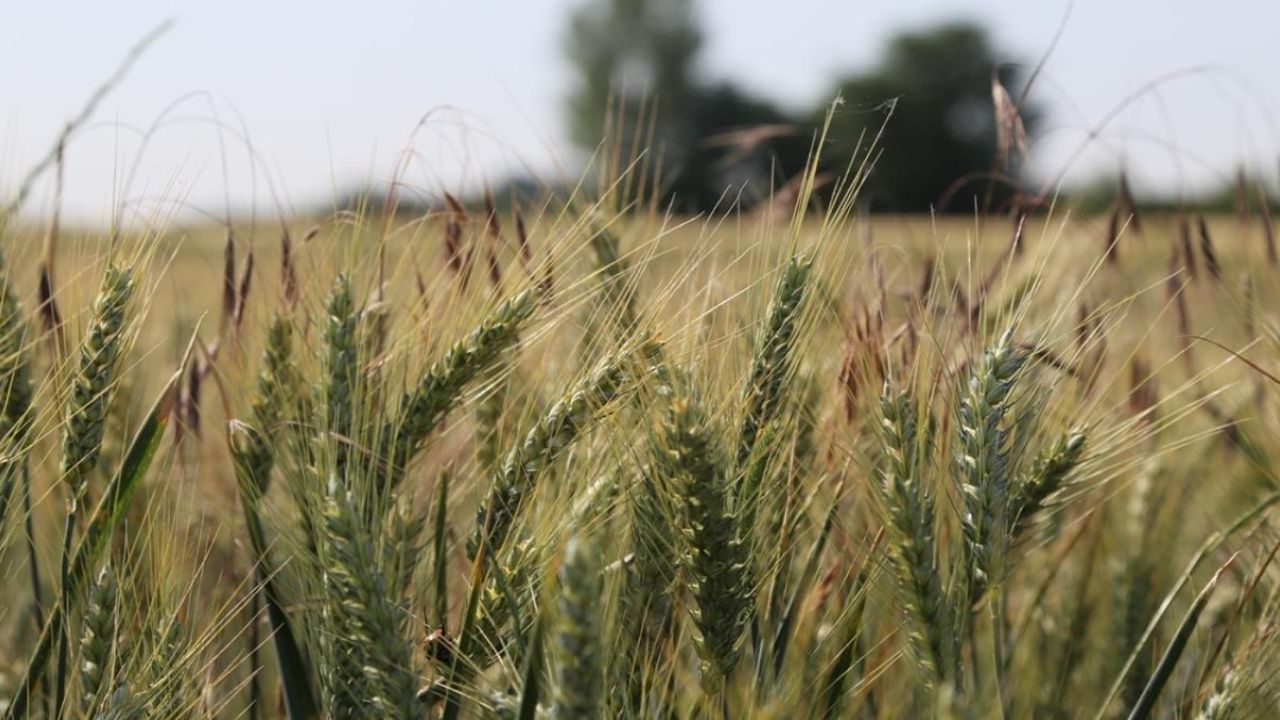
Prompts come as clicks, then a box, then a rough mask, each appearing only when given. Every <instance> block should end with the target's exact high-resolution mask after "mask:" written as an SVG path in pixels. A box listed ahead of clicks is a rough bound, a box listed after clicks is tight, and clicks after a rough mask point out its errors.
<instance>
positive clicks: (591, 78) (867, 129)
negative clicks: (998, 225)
mask: <svg viewBox="0 0 1280 720" xmlns="http://www.w3.org/2000/svg"><path fill="white" fill-rule="evenodd" d="M701 42H702V34H701V32H700V30H699V28H698V24H697V21H696V18H695V13H694V7H693V3H692V0H591V2H589V3H588V4H587V5H585V6H584V7H582V8H581V9H580V10H579V11H578V12H576V13H575V14H574V15H573V16H572V17H571V19H570V25H569V32H568V37H567V43H566V50H567V54H568V57H569V60H570V61H571V63H572V65H573V67H574V68H575V73H576V84H575V86H574V89H573V93H572V95H571V97H570V100H569V117H570V123H571V127H570V132H571V137H572V138H573V140H574V141H575V142H576V143H577V144H578V145H579V146H580V147H582V148H583V149H585V150H587V151H589V152H590V151H595V150H596V149H597V148H599V147H600V146H601V142H602V140H604V139H605V138H611V139H612V140H605V142H610V141H612V142H622V143H624V144H625V143H628V142H630V141H632V140H634V139H636V138H640V139H641V142H639V143H638V144H637V146H640V147H645V148H648V149H649V152H651V153H654V154H655V156H656V159H657V162H658V163H659V164H660V168H661V177H662V181H663V182H662V184H661V194H662V197H661V199H662V200H663V201H664V202H665V203H667V204H669V205H671V206H672V207H674V208H675V209H677V210H682V211H706V210H711V209H714V208H719V209H725V208H727V207H730V206H732V205H733V204H734V203H742V204H746V205H750V204H754V203H756V202H759V201H761V200H764V199H767V198H768V197H769V195H770V193H771V192H772V191H773V190H776V189H777V188H780V187H783V186H785V184H786V183H787V182H788V181H790V180H791V179H792V178H794V177H795V176H796V175H797V174H798V173H800V172H801V171H802V170H803V168H804V166H805V163H806V161H807V159H808V155H809V152H810V149H811V147H812V145H811V143H812V140H813V137H814V133H815V132H816V131H817V129H818V128H819V127H820V126H821V123H822V121H823V118H824V117H825V115H826V113H827V110H828V107H829V105H828V102H827V101H826V100H824V101H823V102H822V103H821V104H820V105H819V106H817V107H814V108H812V109H808V110H801V111H798V112H797V111H793V110H785V109H783V108H781V107H779V106H778V105H777V104H775V103H773V102H771V101H770V100H769V99H768V98H762V97H754V96H752V95H751V94H750V93H748V92H746V91H744V90H742V89H741V88H739V87H737V86H735V85H734V84H733V83H731V82H728V81H723V80H722V81H715V82H708V81H706V80H704V79H703V78H701V77H699V76H698V74H697V73H696V72H695V65H696V60H697V57H698V51H699V48H700V46H701ZM1004 57H1005V55H1004V53H1001V52H999V51H998V49H997V48H996V47H994V45H993V43H992V40H991V38H990V36H989V35H988V33H987V32H986V30H985V29H984V28H982V27H981V26H979V25H976V24H973V23H969V22H952V23H947V24H943V25H939V26H936V27H932V28H928V29H924V30H921V31H913V32H906V33H902V34H899V35H897V36H895V37H893V38H892V39H890V41H889V42H888V44H887V46H886V48H885V50H884V53H883V55H882V56H881V59H880V61H879V62H878V64H876V65H875V66H874V67H872V68H870V69H868V70H866V71H863V72H858V73H853V74H850V75H847V76H845V77H843V78H841V79H839V80H838V81H837V82H836V83H835V84H834V86H833V87H832V91H831V93H830V94H829V96H830V98H834V97H836V96H837V95H838V96H840V97H842V98H843V100H844V103H843V104H842V105H841V106H840V107H838V108H837V110H836V114H835V116H834V119H833V123H832V127H831V133H830V135H829V139H828V142H827V145H826V146H825V147H824V148H823V149H822V162H823V165H824V166H828V167H830V168H832V169H837V170H840V169H843V168H845V167H846V166H847V165H848V164H849V163H850V162H851V161H853V160H854V159H855V153H856V152H857V150H858V144H859V140H860V139H861V141H862V151H864V152H865V150H866V147H867V143H869V142H870V141H871V140H872V139H874V138H875V137H876V136H877V134H878V133H880V131H881V130H882V129H883V135H882V136H881V138H880V141H879V143H878V145H877V150H878V151H879V152H880V158H879V160H878V161H877V162H876V164H875V167H874V170H873V172H872V174H871V176H870V178H869V180H868V183H867V185H866V187H865V190H864V192H863V195H862V198H863V200H864V201H865V202H868V203H869V204H870V206H871V208H872V209H875V210H881V211H890V212H920V211H927V210H930V209H937V210H940V211H946V210H954V211H972V208H973V201H974V200H973V199H974V198H975V197H982V198H983V200H982V201H983V202H984V203H987V204H991V203H992V202H995V203H1001V202H1004V201H1005V200H1007V199H1008V197H1009V195H1010V192H1009V190H1008V183H1006V182H1002V181H1001V178H1016V177H1017V175H1018V172H1019V169H1020V168H1019V167H1018V165H1017V162H1016V160H1015V159H1014V157H1013V156H1016V153H1011V152H1009V151H1008V150H1009V149H1008V148H1007V147H1002V146H1001V144H1000V143H999V142H998V139H997V127H996V122H997V119H996V116H997V113H996V109H997V107H998V106H997V104H996V103H995V102H993V78H994V77H997V73H998V77H999V79H1000V81H1001V85H1002V87H1003V88H1010V92H1016V89H1019V88H1021V86H1022V84H1023V82H1024V78H1023V77H1021V76H1020V73H1019V70H1018V69H1019V68H1020V67H1021V66H1019V65H1017V64H1013V63H1007V62H1005V63H1000V62H999V61H998V60H997V58H1004ZM1005 100H1007V101H1009V102H1010V103H1012V102H1016V105H1017V108H1018V111H1019V112H1018V119H1019V120H1020V121H1021V123H1022V126H1023V127H1020V128H1017V129H1018V130H1019V131H1024V132H1031V131H1033V129H1034V126H1035V123H1036V121H1037V120H1038V113H1036V112H1035V111H1034V109H1032V108H1029V107H1027V106H1026V103H1025V102H1020V100H1022V99H1021V98H1017V97H1016V95H1015V96H1014V98H1009V97H1008V96H1007V95H1006V96H1005ZM1007 107H1008V106H1007ZM890 115H891V117H890ZM886 119H888V121H887V122H886ZM948 197H950V198H951V199H950V201H949V206H948V207H946V208H938V207H937V204H938V202H939V200H940V199H946V198H948Z"/></svg>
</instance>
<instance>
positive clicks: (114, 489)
mask: <svg viewBox="0 0 1280 720" xmlns="http://www.w3.org/2000/svg"><path fill="white" fill-rule="evenodd" d="M861 177H862V176H861V175H860V174H858V173H854V174H852V175H851V176H850V177H848V178H846V179H845V180H844V181H842V182H841V183H839V184H838V186H837V189H836V190H835V191H834V192H833V193H831V194H830V195H826V196H823V197H822V198H821V199H819V198H817V197H814V198H810V197H809V195H808V192H807V190H808V189H807V188H806V191H804V192H802V193H801V194H800V197H799V200H798V201H796V202H795V203H793V204H791V205H787V206H779V205H774V206H773V207H771V208H766V209H764V210H761V211H757V212H752V213H731V214H726V215H724V216H717V217H675V216H669V215H665V214H663V213H662V212H660V210H659V209H658V208H657V207H655V206H654V205H653V204H652V203H646V202H643V201H641V200H637V199H635V198H633V197H629V196H628V195H627V193H624V192H622V191H621V190H619V188H622V187H625V186H626V183H625V182H620V181H619V182H611V183H609V184H601V186H600V187H601V189H600V190H599V191H596V192H592V193H588V192H586V191H585V190H584V191H581V192H579V193H577V194H575V195H574V197H572V198H570V199H567V200H565V199H559V200H546V201H543V202H540V203H534V202H528V203H525V204H523V205H521V206H519V207H512V208H501V209H494V208H493V206H492V204H490V206H489V207H488V208H485V207H470V208H468V207H464V206H463V205H462V204H461V203H452V202H451V203H449V204H445V205H443V206H442V208H441V209H440V210H437V211H433V212H430V213H427V214H426V215H425V216H409V215H405V214H393V213H384V212H382V211H381V210H374V209H369V210H363V211H354V212H341V213H334V214H332V215H329V216H323V217H315V218H304V219H294V218H282V219H280V220H279V221H278V222H275V223H269V222H259V223H257V224H256V225H249V224H237V225H235V226H234V227H232V228H229V229H228V228H225V227H224V228H219V227H179V226H176V225H174V224H172V223H169V222H165V220H164V219H163V218H157V219H155V221H154V223H153V224H152V225H150V226H140V227H133V228H127V229H122V230H121V231H119V232H114V233H97V232H78V231H74V230H65V229H61V230H60V229H56V228H55V229H54V230H53V231H49V230H47V229H46V228H43V227H38V226H31V225H21V224H18V223H16V222H15V223H10V224H8V225H6V226H5V229H4V236H3V238H0V243H2V247H3V252H4V269H3V273H2V274H0V277H3V278H4V283H3V287H2V288H0V290H2V291H3V295H2V297H0V345H2V346H3V352H0V382H3V383H4V394H3V397H4V402H3V403H2V404H0V423H2V424H3V433H2V438H3V452H2V453H0V523H2V524H0V568H3V573H4V580H5V588H6V589H5V592H4V593H3V600H2V601H0V632H2V633H3V637H4V638H5V641H4V642H3V643H0V698H3V700H2V702H3V708H4V713H5V717H6V718H179V717H183V718H186V717H191V718H277V717H280V718H284V717H288V718H319V717H327V718H335V719H337V718H366V717H367V718H384V717H385V718H428V717H443V718H461V717H502V718H522V719H524V718H540V717H553V718H597V717H634V718H640V717H645V718H659V717H661V718H668V717H670V718H695V717H698V718H701V717H714V718H739V717H760V718H789V717H821V718H918V717H942V718H991V717H1008V718H1058V717H1061V718H1077V717H1085V718H1088V717H1097V718H1114V717H1130V718H1146V717H1160V718H1183V717H1194V718H1254V717H1257V718H1265V717H1274V716H1275V715H1276V713H1277V712H1278V711H1280V682H1277V679H1276V678H1273V677H1272V672H1273V671H1272V668H1273V667H1275V664H1274V661H1275V660H1276V654H1277V650H1280V641H1278V640H1277V638H1276V637H1275V631H1276V625H1275V623H1276V620H1277V612H1278V605H1277V600H1278V599H1280V594H1278V593H1280V570H1277V568H1276V567H1275V566H1274V565H1273V562H1272V561H1273V559H1274V554H1275V551H1276V549H1277V548H1280V536H1277V532H1276V527H1275V518H1276V511H1275V509H1274V506H1275V505H1276V504H1277V502H1280V478H1278V476H1277V473H1276V464H1275V463H1276V462H1277V453H1278V452H1280V445H1277V443H1275V442H1273V441H1272V438H1273V437H1274V435H1275V433H1276V431H1277V429H1278V428H1280V414H1278V413H1277V411H1278V410H1280V403H1278V402H1277V399H1278V398H1280V395H1277V390H1278V389H1277V388H1276V387H1275V384H1276V382H1277V381H1276V379H1275V378H1274V377H1273V370H1274V368H1276V362H1275V359H1276V356H1277V349H1280V327H1278V326H1277V325H1276V320H1277V318H1276V317H1275V315H1274V314H1273V313H1272V312H1271V311H1270V310H1269V308H1273V307H1275V305H1273V304H1272V303H1273V302H1275V301H1276V299H1277V289H1278V288H1277V283H1276V282H1275V281H1274V278H1275V277H1276V274H1275V273H1276V260H1275V257H1274V251H1273V250H1272V245H1271V243H1272V238H1271V230H1270V218H1269V217H1268V216H1266V215H1263V214H1257V215H1254V214H1244V215H1240V216H1238V217H1229V216H1215V217H1210V218H1208V219H1207V220H1206V219H1204V218H1202V217H1201V216H1199V215H1197V214H1196V213H1195V212H1194V209H1191V208H1188V209H1187V210H1186V212H1184V213H1181V214H1177V215H1163V216H1157V215H1152V216H1143V217H1138V216H1137V215H1136V214H1134V213H1132V212H1129V211H1128V209H1127V208H1126V209H1125V212H1123V213H1122V212H1120V210H1117V211H1116V212H1115V213H1113V214H1112V216H1111V217H1110V218H1107V217H1103V218H1094V217H1086V216H1080V215H1077V214H1075V213H1073V212H1072V210H1071V209H1070V208H1068V207H1059V206H1056V205H1053V204H1048V205H1046V206H1045V207H1044V208H1043V209H1042V210H1041V211H1040V212H1038V213H1033V214H1029V215H1026V216H1025V217H1020V218H1015V219H1010V218H1009V217H1006V216H1003V215H999V214H992V215H988V216H975V217H968V218H965V217H948V218H915V217H880V216H864V215H863V214H861V213H860V212H858V211H857V203H856V199H857V190H858V185H859V181H860V178H861ZM1018 230H1020V231H1018Z"/></svg>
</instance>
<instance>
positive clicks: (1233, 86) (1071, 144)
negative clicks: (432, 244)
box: [0, 0, 1280, 223]
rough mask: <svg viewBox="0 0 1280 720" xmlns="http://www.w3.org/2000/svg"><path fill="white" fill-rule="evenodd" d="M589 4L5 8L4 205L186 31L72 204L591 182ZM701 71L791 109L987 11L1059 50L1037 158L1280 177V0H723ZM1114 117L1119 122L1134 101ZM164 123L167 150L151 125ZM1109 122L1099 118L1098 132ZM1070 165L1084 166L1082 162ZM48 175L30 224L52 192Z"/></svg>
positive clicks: (1023, 37)
mask: <svg viewBox="0 0 1280 720" xmlns="http://www.w3.org/2000/svg"><path fill="white" fill-rule="evenodd" d="M583 2H584V0H519V1H517V0H505V1H500V0H469V1H467V2H457V1H456V0H454V1H452V2H444V1H443V0H364V1H363V2H360V3H350V2H333V1H331V0H308V1H306V2H304V1H302V0H268V1H263V0H219V1H217V2H214V1H211V0H200V1H197V0H124V1H122V2H114V3H103V2H101V1H100V0H42V1H41V2H17V1H15V0H8V1H6V2H2V3H0V200H3V201H4V202H7V199H8V198H9V197H10V196H11V194H12V192H13V191H14V189H15V188H16V186H17V184H18V182H19V181H20V178H22V177H23V176H24V174H25V173H26V171H27V169H28V168H30V167H31V166H32V165H33V164H35V163H36V162H37V161H39V160H40V158H41V157H42V156H43V155H44V154H45V153H47V152H48V149H49V147H50V146H51V144H52V142H53V139H54V138H55V137H56V135H57V134H58V132H59V130H60V129H61V128H62V127H63V125H64V124H65V123H66V122H67V120H68V119H69V118H71V117H72V116H73V115H74V114H75V113H76V112H78V110H79V108H80V107H81V106H82V105H83V104H84V102H85V100H86V99H87V98H88V97H89V96H90V94H91V93H92V92H93V90H94V89H95V88H96V87H97V86H98V85H99V84H100V83H101V82H102V81H103V80H104V79H105V78H106V77H107V76H108V75H110V73H111V72H112V70H113V69H114V68H115V66H116V65H117V63H118V62H119V60H120V59H121V58H122V57H123V56H124V54H125V52H126V51H127V50H128V48H129V47H130V46H131V45H133V44H134V43H135V42H136V41H137V40H138V39H140V38H141V37H143V36H144V35H145V34H146V33H147V32H148V31H149V30H151V29H152V28H154V27H156V26H157V25H158V24H159V23H161V22H163V21H165V20H167V19H171V20H173V23H174V24H173V26H172V28H171V29H170V30H169V31H168V32H167V33H165V34H164V35H163V36H162V37H161V38H160V39H159V40H158V41H156V42H155V44H154V45H153V46H152V47H151V48H150V49H149V50H148V51H147V52H146V54H145V55H144V56H143V57H142V58H141V59H140V60H139V61H138V62H137V64H136V65H135V66H134V67H133V69H132V71H131V72H130V73H129V75H128V76H127V77H126V78H125V79H124V81H123V82H122V83H121V84H120V85H119V86H118V87H117V88H116V89H115V90H114V91H113V92H112V93H111V94H110V95H109V96H108V97H107V98H106V99H105V100H104V101H103V103H102V105H101V106H100V108H99V110H98V112H97V114H96V115H95V120H94V121H93V122H92V123H91V124H90V125H89V126H88V127H87V128H86V129H85V130H84V131H83V132H81V133H79V134H78V135H77V136H76V137H75V138H74V140H73V141H72V143H71V144H70V145H69V146H68V148H67V155H66V173H65V175H66V181H65V191H64V213H65V215H66V216H67V217H68V218H69V219H70V221H72V222H84V223H101V222H106V221H108V220H109V219H110V218H111V217H112V208H114V207H125V208H127V209H129V210H132V211H136V212H142V213H146V212H148V211H149V210H148V209H149V208H155V207H157V204H159V206H160V207H165V208H174V209H176V210H177V211H178V214H179V217H199V216H202V215H208V216H212V217H221V216H222V215H223V214H224V213H225V212H226V210H227V208H228V207H230V208H232V209H234V210H235V211H236V212H245V211H250V210H256V212H257V213H259V214H260V215H262V216H270V215H274V214H276V213H277V212H279V211H284V212H305V211H307V210H310V209H313V208H315V207H316V206H317V205H323V204H325V203H328V202H331V201H332V200H333V199H334V198H335V197H336V196H338V195H340V194H342V193H344V192H346V191H347V190H350V189H352V188H354V187H359V186H363V185H367V184H369V183H377V182H381V181H385V180H387V179H388V178H390V177H392V175H393V173H394V172H395V169H396V167H397V163H398V162H399V161H400V160H401V159H403V158H405V157H406V156H405V151H406V149H407V148H411V149H412V153H411V154H410V155H409V156H408V157H409V158H410V162H409V163H408V165H407V169H406V170H405V172H404V175H403V177H404V179H405V181H406V182H407V183H409V184H411V185H412V186H414V187H416V188H419V189H420V190H421V191H422V192H425V193H429V194H433V195H436V196H438V194H439V193H440V192H441V191H442V190H451V189H458V188H465V187H475V186H477V184H480V183H484V182H492V183H497V182H500V181H501V180H502V179H503V178H504V177H506V176H508V175H510V174H512V173H533V174H536V175H539V176H542V177H546V178H571V177H576V175H577V173H578V172H579V168H580V163H581V160H582V157H581V153H579V152H577V151H575V150H574V149H573V148H572V147H571V146H570V144H569V143H568V141H567V140H566V137H565V136H566V133H565V125H566V123H565V120H564V116H563V113H562V105H563V101H564V99H565V97H566V96H567V95H568V94H569V92H570V90H571V87H572V82H573V76H572V73H571V71H570V68H569V66H568V64H567V62H566V60H565V59H564V54H563V44H564V35H565V25H566V22H567V18H568V15H569V13H570V12H571V11H572V10H573V9H574V8H576V7H578V6H580V5H581V4H582V3H583ZM696 5H697V8H698V16H699V19H700V21H701V23H702V27H703V31H704V35H705V42H704V46H703V50H702V53H701V56H700V58H699V67H698V72H699V74H700V75H701V76H702V77H705V78H707V79H728V80H732V81H734V82H737V83H739V84H740V85H742V86H744V87H746V88H749V89H751V90H755V91H757V92H759V93H761V94H762V95H765V96H768V97H770V98H773V99H775V100H776V101H778V102H781V103H782V104H784V105H786V106H790V107H796V108H800V107H812V106H813V105H814V104H815V103H818V102H825V101H828V100H830V99H831V93H832V88H833V87H834V85H835V81H836V79H837V78H838V77H839V76H840V75H841V74H842V73H848V72H856V71H859V70H862V69H866V68H867V67H868V66H869V65H870V64H872V63H874V62H875V59H876V57H877V55H878V53H879V51H880V49H881V48H882V47H883V45H884V43H885V42H886V40H887V38H888V37H890V36H891V35H892V34H893V33H894V32H897V31H901V30H904V29H910V28H915V27H920V26H923V25H928V24H933V23H939V22H943V21H946V20H951V19H957V18H972V19H977V20H979V21H982V22H984V23H985V24H987V25H988V26H989V27H990V28H991V30H992V31H993V34H994V36H995V38H996V41H997V43H998V45H999V47H1000V48H1001V49H1002V50H1004V51H1006V52H1007V53H1008V55H1009V58H1008V59H1011V60H1013V59H1017V60H1026V61H1031V62H1034V61H1035V60H1036V59H1038V58H1039V57H1040V56H1041V55H1042V54H1044V53H1045V52H1046V50H1047V49H1048V48H1049V47H1050V45H1051V44H1052V40H1053V37H1054V35H1055V33H1056V32H1057V30H1058V28H1059V25H1060V24H1061V23H1062V22H1063V17H1064V15H1066V16H1067V19H1066V24H1065V26H1064V28H1063V33H1062V36H1061V39H1060V41H1059V42H1058V44H1057V45H1056V47H1054V49H1053V52H1052V54H1051V55H1050V56H1049V58H1048V61H1047V63H1046V65H1045V69H1044V72H1043V75H1042V76H1041V79H1040V80H1038V81H1037V86H1036V88H1035V91H1034V97H1035V98H1036V99H1037V101H1038V102H1039V103H1041V105H1042V106H1043V107H1044V108H1045V109H1046V110H1047V113H1048V119H1047V122H1045V123H1044V125H1043V127H1042V128H1041V129H1040V131H1039V132H1038V133H1037V135H1036V136H1035V137H1033V138H1032V150H1031V155H1032V157H1031V160H1032V168H1033V171H1034V173H1035V175H1036V177H1037V178H1040V179H1041V180H1043V181H1046V182H1051V181H1053V180H1056V179H1058V178H1060V177H1061V178H1064V179H1065V181H1066V182H1068V183H1071V182H1083V181H1085V180H1086V179H1088V178H1090V177H1094V176H1097V175H1100V174H1103V173H1108V172H1113V171H1114V170H1115V169H1116V168H1118V167H1120V166H1121V165H1123V166H1124V167H1125V168H1126V170H1127V172H1128V174H1129V175H1130V177H1131V178H1132V179H1133V181H1134V183H1135V185H1136V186H1137V187H1138V188H1139V189H1145V190H1147V191H1149V192H1159V193H1164V194H1176V193H1180V192H1193V191H1195V190H1198V189H1204V188H1208V187H1214V186H1216V185H1220V184H1226V183H1228V182H1229V181H1230V178H1231V177H1232V176H1233V175H1234V173H1235V171H1236V169H1237V168H1238V167H1239V166H1241V165H1242V164H1245V165H1249V166H1250V167H1256V168H1258V169H1259V170H1260V171H1262V172H1264V173H1265V174H1266V176H1267V177H1269V178H1273V179H1274V177H1275V173H1276V169H1277V162H1278V159H1280V102H1278V99H1280V74H1277V73H1276V72H1275V71H1276V68H1277V65H1276V58H1277V56H1276V54H1275V52H1274V50H1273V48H1274V33H1275V29H1276V28H1277V27H1280V3H1276V2H1271V1H1269V0H1215V2H1211V3H1206V2H1203V0H1160V1H1157V0H1076V2H1075V3H1074V5H1072V6H1071V7H1070V12H1069V15H1068V14H1067V11H1068V4H1067V2H1064V1H1059V0H1033V1H1028V0H969V1H967V2H959V1H953V0H896V1H895V2H892V3H888V2H881V1H878V0H856V1H852V2H851V1H849V0H843V1H838V0H789V1H788V2H771V1H766V0H701V1H700V2H696ZM1117 109H1119V112H1118V113H1115V114H1114V117H1110V119H1109V120H1108V121H1107V122H1106V124H1105V125H1102V126H1100V123H1101V122H1102V121H1103V120H1104V119H1107V118H1108V117H1109V116H1110V115H1111V114H1112V113H1113V112H1114V111H1116V110H1117ZM158 121H159V122H160V124H159V127H158V129H156V130H155V131H153V132H151V133H150V140H148V141H147V143H146V145H145V147H144V146H143V145H142V144H141V142H140V139H141V135H142V133H144V132H145V131H146V130H147V129H148V128H151V127H153V126H154V125H156V124H157V122H158ZM1095 131H1096V132H1095ZM1063 173H1065V174H1063ZM50 187H51V184H50V183H49V182H47V181H46V182H42V183H41V184H40V185H39V186H37V188H36V191H35V192H34V193H33V194H32V196H31V199H30V201H29V202H28V205H27V212H28V213H29V214H31V215H40V214H42V213H47V212H48V210H49V208H50V207H51V192H50Z"/></svg>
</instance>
